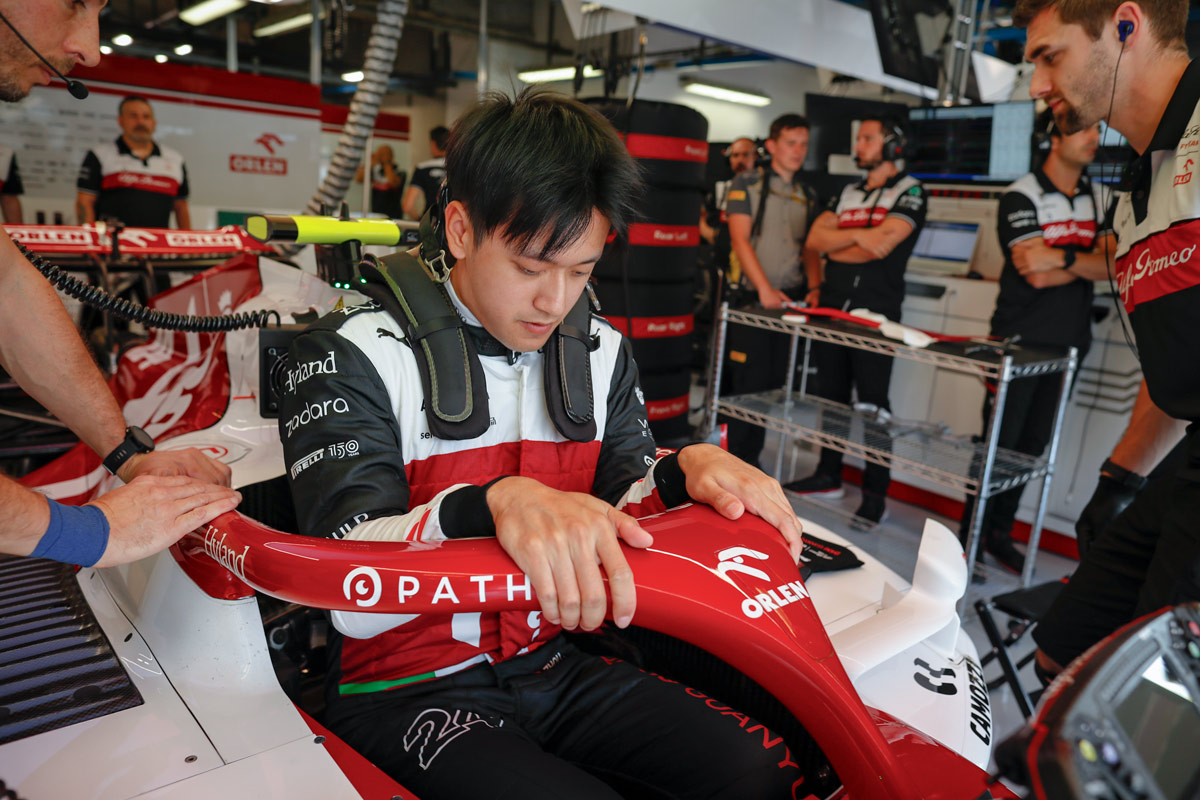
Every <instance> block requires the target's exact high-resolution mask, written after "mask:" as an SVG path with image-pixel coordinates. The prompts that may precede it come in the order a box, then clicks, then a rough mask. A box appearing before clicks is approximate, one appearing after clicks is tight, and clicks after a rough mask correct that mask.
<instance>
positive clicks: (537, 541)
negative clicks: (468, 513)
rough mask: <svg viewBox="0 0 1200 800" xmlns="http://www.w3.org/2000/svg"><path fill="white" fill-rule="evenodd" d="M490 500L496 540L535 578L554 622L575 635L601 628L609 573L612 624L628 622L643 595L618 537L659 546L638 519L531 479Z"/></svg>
mask: <svg viewBox="0 0 1200 800" xmlns="http://www.w3.org/2000/svg"><path fill="white" fill-rule="evenodd" d="M487 503H488V508H489V509H490V510H491V512H492V518H493V519H494V520H495V522H496V539H497V540H499V542H500V546H501V547H503V548H504V552H506V553H508V555H509V556H510V557H512V560H513V561H515V562H517V566H518V567H520V568H521V570H522V571H523V572H524V573H525V574H526V575H528V576H529V580H530V582H531V583H532V584H533V589H534V591H535V592H537V596H538V602H539V603H541V606H542V615H543V616H544V617H545V618H546V620H547V621H548V622H550V623H553V624H557V625H562V626H563V627H564V628H566V629H568V630H573V629H574V628H577V627H579V628H583V629H584V630H586V631H590V630H595V629H596V628H598V627H600V624H601V623H602V622H604V612H605V610H606V609H607V607H608V600H607V594H606V592H605V590H604V581H603V579H602V577H601V574H600V569H601V568H603V569H604V574H605V575H607V576H608V586H609V590H610V591H611V592H612V608H613V619H614V620H615V621H616V623H617V627H620V628H624V627H626V626H627V625H629V623H630V621H631V620H632V619H633V612H634V609H635V607H636V605H637V597H636V592H635V590H634V585H633V572H632V571H631V570H630V569H629V564H628V563H627V562H626V561H625V556H624V555H623V554H622V553H621V545H620V543H619V542H618V539H620V540H622V541H624V542H625V544H627V545H629V546H630V547H639V548H641V547H649V546H650V545H651V544H653V543H654V539H653V537H652V536H651V535H650V534H649V533H647V532H646V531H645V530H643V529H642V526H640V525H639V524H638V523H637V520H635V519H634V518H633V517H631V516H629V515H628V514H625V513H623V512H621V511H618V510H617V509H615V508H613V507H612V506H610V505H609V504H608V503H606V502H604V501H603V500H600V499H598V498H595V497H592V496H591V495H588V494H581V493H578V492H560V491H559V490H557V489H551V488H550V487H549V486H546V485H545V484H542V483H539V482H538V481H535V480H533V479H531V478H521V477H510V478H504V479H503V480H500V481H497V482H496V483H494V484H492V486H491V487H490V488H489V489H488V492H487Z"/></svg>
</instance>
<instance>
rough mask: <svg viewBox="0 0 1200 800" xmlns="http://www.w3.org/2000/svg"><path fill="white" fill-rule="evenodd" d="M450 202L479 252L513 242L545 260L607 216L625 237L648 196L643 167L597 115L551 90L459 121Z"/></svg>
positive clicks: (483, 107) (499, 100) (529, 92)
mask: <svg viewBox="0 0 1200 800" xmlns="http://www.w3.org/2000/svg"><path fill="white" fill-rule="evenodd" d="M446 186H447V189H448V196H449V199H450V200H458V201H459V202H461V203H462V204H463V205H464V206H465V207H466V210H467V215H468V216H469V217H470V220H471V227H472V228H473V229H474V234H475V241H476V244H478V243H480V242H482V241H483V239H484V237H486V236H487V235H489V234H491V233H493V232H495V231H498V230H501V229H503V232H502V235H503V238H504V239H505V240H506V241H507V242H509V243H510V244H512V245H515V246H516V247H518V248H520V249H521V250H523V251H527V250H528V248H530V247H531V246H534V245H535V244H536V246H537V251H536V252H534V253H531V255H534V256H536V257H538V258H541V259H547V258H551V257H553V256H554V255H555V254H557V253H558V252H559V251H561V250H563V249H564V248H566V247H569V246H570V245H572V244H573V243H574V242H576V241H577V240H578V239H579V237H580V236H582V235H583V234H584V232H585V231H586V230H587V228H588V225H590V224H591V220H592V210H593V209H595V210H597V211H599V212H600V213H601V214H602V215H603V216H604V217H605V218H606V219H607V220H608V222H609V224H610V225H612V229H613V230H614V231H615V232H616V234H617V236H618V237H621V238H623V237H624V235H625V233H626V231H627V229H628V227H629V223H630V221H631V219H632V218H633V216H634V214H635V210H634V209H635V204H636V202H637V200H638V198H639V197H640V195H641V194H642V181H641V177H640V174H639V171H638V167H637V164H636V163H635V162H634V160H633V158H632V157H631V156H630V155H629V153H628V151H627V150H626V149H625V145H624V144H623V143H622V141H621V139H620V137H619V136H618V135H617V132H616V130H615V129H614V128H613V126H612V124H611V123H609V121H608V120H606V119H605V118H604V117H603V116H601V115H600V114H599V113H598V112H596V111H595V110H594V109H592V108H590V107H589V106H586V105H584V104H583V103H580V102H578V101H576V100H573V99H571V98H569V97H566V96H565V95H561V94H557V93H555V92H551V91H548V90H546V89H543V88H538V87H529V88H526V89H524V90H523V91H521V93H520V94H518V95H517V96H516V97H509V96H507V95H505V94H502V93H499V92H492V93H489V94H488V95H486V96H485V97H484V98H483V100H482V101H480V103H479V104H478V105H476V106H475V107H474V108H472V109H470V110H469V111H467V112H466V113H464V114H463V115H462V116H461V117H459V118H458V120H457V121H456V122H455V123H454V128H453V130H452V131H451V133H450V143H449V145H448V147H447V148H446Z"/></svg>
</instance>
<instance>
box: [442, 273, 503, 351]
mask: <svg viewBox="0 0 1200 800" xmlns="http://www.w3.org/2000/svg"><path fill="white" fill-rule="evenodd" d="M451 269H453V268H451ZM442 286H443V287H445V289H446V293H447V294H449V295H450V302H451V303H453V304H454V310H455V311H457V312H458V315H459V316H460V317H462V320H463V322H465V323H467V333H469V334H470V336H471V339H472V341H474V342H475V349H476V350H477V351H478V352H479V355H481V356H504V357H505V358H506V359H508V363H509V364H514V363H516V361H517V359H518V358H519V357H520V356H521V355H522V354H521V353H517V352H515V351H513V350H509V349H508V348H507V347H505V346H504V345H503V344H502V343H501V342H500V340H499V339H497V338H496V337H495V336H492V335H491V334H490V333H488V331H487V329H486V328H484V327H483V325H482V324H481V323H480V322H479V318H478V317H476V316H475V315H474V314H472V313H471V309H469V308H467V306H466V304H464V303H463V301H462V300H460V299H459V297H458V294H457V293H456V292H455V291H454V282H453V281H446V282H445V283H443V284H442Z"/></svg>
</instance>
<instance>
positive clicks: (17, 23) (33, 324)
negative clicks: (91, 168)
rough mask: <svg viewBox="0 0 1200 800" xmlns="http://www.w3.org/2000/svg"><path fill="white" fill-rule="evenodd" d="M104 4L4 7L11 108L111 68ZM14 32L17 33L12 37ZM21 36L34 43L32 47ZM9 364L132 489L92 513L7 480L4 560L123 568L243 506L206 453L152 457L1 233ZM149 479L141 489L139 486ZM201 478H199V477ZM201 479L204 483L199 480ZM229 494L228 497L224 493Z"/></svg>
mask: <svg viewBox="0 0 1200 800" xmlns="http://www.w3.org/2000/svg"><path fill="white" fill-rule="evenodd" d="M103 5H104V3H103V2H102V0H86V2H77V3H62V2H59V0H0V16H2V18H3V21H0V99H2V100H4V101H5V102H10V103H14V102H17V101H18V100H21V99H22V98H24V97H25V96H26V95H28V94H29V91H30V89H32V87H33V86H34V85H35V84H46V83H49V82H50V73H48V72H47V71H46V69H45V67H43V66H42V64H41V62H40V61H39V60H38V58H37V56H36V55H34V53H33V52H31V49H30V48H37V50H38V51H40V52H42V53H43V54H45V56H46V58H47V59H48V60H50V62H51V63H52V64H54V65H55V66H56V67H57V68H58V69H59V70H60V71H61V72H69V71H70V69H71V68H72V67H73V66H75V65H76V64H80V63H81V64H85V65H88V66H94V65H95V64H96V63H98V62H99V60H100V53H99V50H98V47H99V39H98V35H97V30H98V28H97V17H98V16H99V12H100V8H101V6H103ZM10 25H11V26H12V27H11V28H10V27H9V26H10ZM14 29H15V30H17V31H21V32H22V33H23V34H24V35H25V36H27V37H28V42H29V46H28V47H27V46H26V45H25V44H22V42H21V40H20V38H18V36H17V35H16V33H15V32H14ZM0 363H2V364H3V366H4V369H5V370H7V371H8V373H9V374H10V375H11V376H12V377H13V378H14V379H15V380H16V381H17V383H19V384H20V385H21V388H22V389H24V390H25V391H27V392H28V393H29V394H30V395H31V396H32V397H33V398H34V399H36V400H37V401H38V402H39V403H41V404H42V405H43V406H45V407H46V408H47V409H48V410H49V411H50V412H52V413H53V414H54V415H55V416H56V417H58V418H59V419H60V420H62V421H63V422H65V423H66V424H67V425H68V426H69V427H70V428H71V430H72V431H74V432H75V433H76V434H77V435H78V436H79V438H80V439H81V440H83V442H84V443H86V444H87V445H88V446H89V447H91V448H92V449H93V450H95V451H96V452H97V453H99V454H101V455H102V456H105V455H107V457H106V458H105V459H104V463H105V466H106V467H108V468H109V469H110V471H112V472H114V473H115V474H117V475H118V476H120V477H121V478H122V479H123V480H125V481H127V482H128V483H127V484H126V485H125V486H123V487H121V488H119V489H116V490H114V491H111V492H109V493H108V494H106V495H104V496H103V497H101V498H99V499H97V500H95V501H93V502H91V503H89V504H87V505H86V506H79V507H77V506H67V505H62V504H60V503H56V502H55V501H53V500H48V499H47V498H46V497H44V496H43V495H41V494H38V493H36V492H31V491H29V490H28V489H25V488H24V487H22V486H21V485H20V484H18V483H17V482H16V481H13V480H11V479H9V478H7V477H4V476H0V508H3V509H4V510H5V516H6V519H5V521H4V524H3V527H0V552H3V553H9V554H13V555H30V554H32V555H34V556H38V557H44V558H51V559H55V560H58V561H63V562H66V563H71V564H82V565H88V566H90V565H93V564H97V565H99V566H112V565H115V564H122V563H125V562H127V561H133V560H135V559H138V558H143V557H145V556H147V555H150V554H152V553H155V552H157V551H159V550H162V549H163V548H164V547H167V546H168V545H170V544H171V543H172V542H174V541H175V540H176V539H178V538H179V537H180V536H182V535H183V534H185V533H187V532H188V531H190V530H193V529H195V528H196V527H198V526H200V525H203V524H204V523H205V522H207V521H208V520H210V519H212V518H213V517H215V516H217V515H218V514H221V513H224V512H226V511H229V510H230V509H232V508H233V507H234V506H236V505H237V503H238V500H239V499H240V496H239V495H238V494H237V493H236V492H234V491H232V490H231V489H228V488H226V487H227V486H228V485H229V478H230V472H229V468H228V467H227V466H225V465H224V464H222V463H220V462H219V461H215V460H213V459H210V458H207V457H206V456H204V454H202V453H201V452H200V451H199V450H195V449H187V450H173V451H167V452H150V451H151V450H153V447H154V443H153V441H150V440H149V439H148V437H147V436H146V434H145V433H144V432H143V431H141V429H139V428H127V427H126V423H125V420H124V418H123V417H122V415H121V409H120V407H119V406H118V405H117V403H116V400H115V399H114V398H113V396H112V393H111V392H110V391H109V389H108V386H107V385H106V384H105V382H104V378H103V376H101V375H100V372H99V371H98V370H97V369H96V365H95V363H94V362H93V361H92V359H91V356H90V355H89V354H88V352H87V350H86V349H85V348H84V346H83V343H82V342H81V341H80V338H79V333H78V332H77V331H76V330H75V326H74V324H73V323H72V322H71V318H70V317H69V316H67V312H66V309H65V308H64V307H63V304H62V301H60V300H59V299H58V295H57V294H56V293H55V291H54V288H53V287H52V286H51V285H50V284H49V282H47V281H46V279H45V278H43V277H42V276H41V274H39V273H38V271H37V270H36V269H35V268H34V267H33V265H32V264H30V263H29V262H28V261H26V260H25V257H24V256H22V255H21V253H20V252H19V251H18V250H17V248H16V246H15V245H14V244H13V242H12V240H11V239H9V237H8V235H7V234H4V233H3V232H2V231H0ZM139 476H140V477H139ZM189 476H195V477H189ZM197 478H199V479H200V480H197ZM213 484H221V485H213Z"/></svg>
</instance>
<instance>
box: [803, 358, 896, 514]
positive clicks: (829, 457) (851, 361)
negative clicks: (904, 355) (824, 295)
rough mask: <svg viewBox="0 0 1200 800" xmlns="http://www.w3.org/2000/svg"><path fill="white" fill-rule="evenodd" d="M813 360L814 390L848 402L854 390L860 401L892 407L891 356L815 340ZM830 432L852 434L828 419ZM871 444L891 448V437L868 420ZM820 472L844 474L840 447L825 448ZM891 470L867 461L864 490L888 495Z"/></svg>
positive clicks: (818, 466)
mask: <svg viewBox="0 0 1200 800" xmlns="http://www.w3.org/2000/svg"><path fill="white" fill-rule="evenodd" d="M812 363H813V366H815V367H816V374H815V375H814V376H813V377H812V378H811V379H810V381H809V386H810V388H811V389H812V394H815V395H816V396H817V397H823V398H825V399H826V400H833V401H834V402H837V403H842V404H845V405H849V403H850V397H851V390H852V389H853V390H854V391H855V392H856V393H857V395H858V402H860V403H870V404H871V405H874V406H877V407H879V408H881V409H884V410H886V411H891V410H892V405H891V401H890V400H889V399H888V385H889V384H890V383H891V380H892V359H891V358H890V357H888V356H884V355H879V354H878V353H868V352H865V351H863V350H856V349H854V348H850V347H840V346H838V345H835V344H827V343H825V342H813V346H812ZM825 427H826V429H828V430H830V432H831V433H835V434H838V435H842V436H849V434H850V431H849V429H846V430H840V429H839V428H838V426H837V425H836V424H833V425H831V424H830V423H829V422H828V421H827V422H826V423H825ZM865 432H866V434H867V437H868V438H869V439H870V440H872V444H873V445H874V446H876V447H879V448H881V449H885V450H889V451H890V449H891V439H890V438H889V437H888V434H887V431H886V429H884V428H883V427H882V426H879V425H871V424H868V425H867V426H866V430H865ZM817 472H818V473H821V474H824V475H829V476H832V477H834V478H836V479H837V480H839V481H840V480H841V478H842V454H841V453H840V452H838V451H837V450H830V449H828V448H823V449H822V450H821V460H820V462H818V464H817ZM891 481H892V477H891V471H890V470H889V469H888V468H887V467H884V466H880V465H879V464H875V463H872V462H869V461H868V462H867V465H866V469H865V470H864V471H863V482H862V488H863V491H864V492H869V493H871V494H877V495H886V494H887V490H888V486H889V485H890V484H891Z"/></svg>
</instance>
